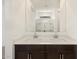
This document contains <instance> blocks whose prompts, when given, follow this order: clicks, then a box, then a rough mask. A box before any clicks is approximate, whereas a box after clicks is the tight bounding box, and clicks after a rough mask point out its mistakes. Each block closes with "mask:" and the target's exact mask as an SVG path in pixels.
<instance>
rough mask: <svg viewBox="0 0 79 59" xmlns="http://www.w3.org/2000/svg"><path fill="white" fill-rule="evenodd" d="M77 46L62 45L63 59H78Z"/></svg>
mask: <svg viewBox="0 0 79 59" xmlns="http://www.w3.org/2000/svg"><path fill="white" fill-rule="evenodd" d="M76 57H77V56H76V46H75V45H69V46H68V45H66V46H62V47H61V59H77V58H76Z"/></svg>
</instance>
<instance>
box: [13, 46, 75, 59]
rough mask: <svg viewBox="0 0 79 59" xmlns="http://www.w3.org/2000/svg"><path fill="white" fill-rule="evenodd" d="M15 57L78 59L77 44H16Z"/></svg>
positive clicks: (18, 58) (27, 58) (28, 58)
mask: <svg viewBox="0 0 79 59" xmlns="http://www.w3.org/2000/svg"><path fill="white" fill-rule="evenodd" d="M15 59H76V45H15Z"/></svg>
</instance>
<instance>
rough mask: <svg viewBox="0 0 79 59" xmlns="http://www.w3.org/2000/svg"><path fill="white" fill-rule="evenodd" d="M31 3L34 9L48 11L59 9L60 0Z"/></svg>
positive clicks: (41, 0)
mask: <svg viewBox="0 0 79 59" xmlns="http://www.w3.org/2000/svg"><path fill="white" fill-rule="evenodd" d="M31 3H32V5H33V7H34V8H36V9H50V8H59V7H60V0H31Z"/></svg>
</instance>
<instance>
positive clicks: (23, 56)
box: [15, 51, 27, 59]
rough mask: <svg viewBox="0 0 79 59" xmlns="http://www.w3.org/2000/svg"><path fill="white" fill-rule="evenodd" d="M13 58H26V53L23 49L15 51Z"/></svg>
mask: <svg viewBox="0 0 79 59" xmlns="http://www.w3.org/2000/svg"><path fill="white" fill-rule="evenodd" d="M15 59H27V54H26V53H25V52H24V51H19V52H16V53H15Z"/></svg>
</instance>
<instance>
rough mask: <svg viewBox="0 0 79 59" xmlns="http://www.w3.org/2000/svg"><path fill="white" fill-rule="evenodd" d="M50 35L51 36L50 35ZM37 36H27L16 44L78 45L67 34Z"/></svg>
mask: <svg viewBox="0 0 79 59" xmlns="http://www.w3.org/2000/svg"><path fill="white" fill-rule="evenodd" d="M49 34H50V35H49ZM49 34H42V35H41V34H37V35H36V36H34V35H33V34H32V35H25V36H24V37H22V38H19V39H17V40H16V41H15V44H76V40H74V39H72V38H71V37H69V36H68V35H66V34H64V33H63V34H60V33H58V34H55V33H52V34H51V33H49Z"/></svg>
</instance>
